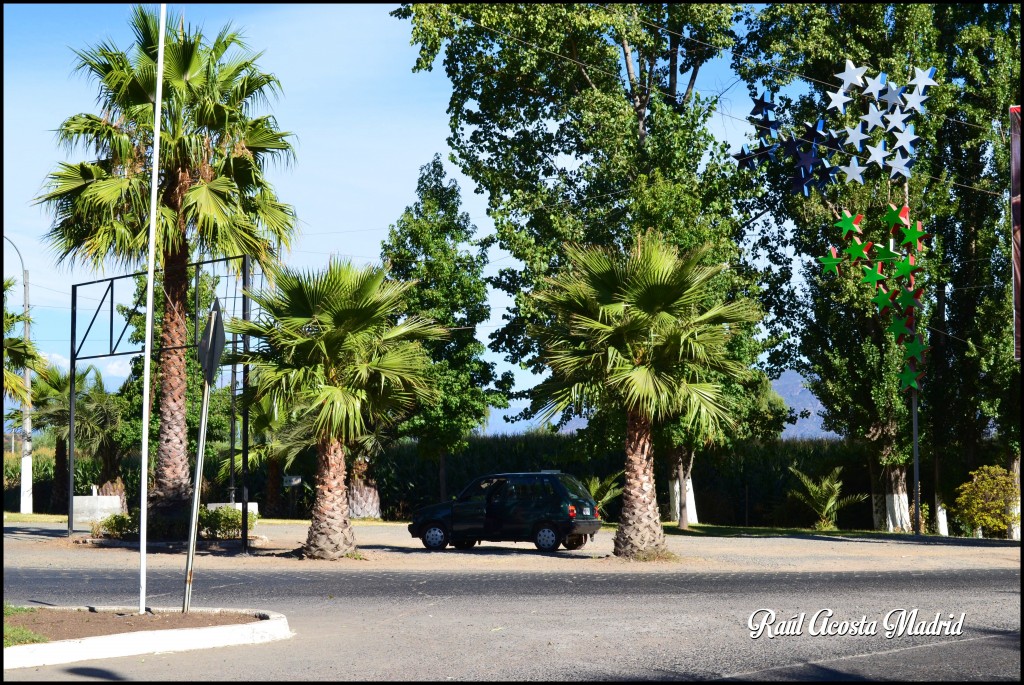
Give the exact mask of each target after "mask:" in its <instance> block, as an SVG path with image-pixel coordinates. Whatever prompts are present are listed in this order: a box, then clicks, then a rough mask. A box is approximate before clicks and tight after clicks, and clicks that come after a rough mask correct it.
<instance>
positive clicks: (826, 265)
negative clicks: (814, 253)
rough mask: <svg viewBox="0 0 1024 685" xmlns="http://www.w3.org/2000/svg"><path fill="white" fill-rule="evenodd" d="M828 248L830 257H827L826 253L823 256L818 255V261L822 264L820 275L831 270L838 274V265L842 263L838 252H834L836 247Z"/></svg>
mask: <svg viewBox="0 0 1024 685" xmlns="http://www.w3.org/2000/svg"><path fill="white" fill-rule="evenodd" d="M828 249H829V252H831V253H832V256H831V257H829V256H827V255H826V256H824V257H818V261H819V262H821V266H822V269H823V271H822V275H823V276H824V275H825V274H827V273H829V272H830V271H831V272H832V273H834V274H835V275H836V276H838V275H839V265H840V264H841V263H842V261H843V258H842V257H840V256H839V253H838V252H836V248H834V247H829V248H828Z"/></svg>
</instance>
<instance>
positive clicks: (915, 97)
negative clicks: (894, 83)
mask: <svg viewBox="0 0 1024 685" xmlns="http://www.w3.org/2000/svg"><path fill="white" fill-rule="evenodd" d="M903 99H904V100H906V101H907V111H910V110H914V111H915V112H917V113H918V114H924V101H925V100H927V99H928V96H927V95H925V94H924V93H922V92H921V91H920V89H918V88H915V89H914V90H913V91H912V92H909V93H904V94H903Z"/></svg>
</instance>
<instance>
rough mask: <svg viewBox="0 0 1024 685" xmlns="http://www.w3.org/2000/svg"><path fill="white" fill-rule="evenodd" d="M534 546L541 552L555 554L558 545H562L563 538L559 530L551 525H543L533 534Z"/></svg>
mask: <svg viewBox="0 0 1024 685" xmlns="http://www.w3.org/2000/svg"><path fill="white" fill-rule="evenodd" d="M533 544H535V545H537V549H539V550H540V551H541V552H554V551H555V550H556V549H558V545H560V544H562V536H561V535H559V534H558V528H556V527H555V526H553V525H551V524H550V523H542V524H541V525H539V526H537V530H536V531H534V533H533Z"/></svg>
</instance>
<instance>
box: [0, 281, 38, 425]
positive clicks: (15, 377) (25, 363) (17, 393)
mask: <svg viewBox="0 0 1024 685" xmlns="http://www.w3.org/2000/svg"><path fill="white" fill-rule="evenodd" d="M13 287H14V279H13V278H5V279H4V395H5V396H6V397H9V398H10V399H12V400H15V401H17V402H19V403H21V404H22V405H24V404H25V403H26V402H28V400H29V394H28V389H27V388H26V387H25V379H24V378H22V376H21V375H20V374H19V372H20V371H22V370H23V369H25V368H28V369H37V368H41V367H42V365H43V358H42V357H41V356H40V355H39V352H38V351H37V350H36V347H35V345H33V344H32V341H31V340H25V339H24V338H19V337H15V336H14V327H15V326H16V325H17V324H19V323H22V322H24V321H25V319H26V315H25V314H15V313H14V312H12V311H10V310H8V309H7V295H8V293H9V292H10V291H11V289H12V288H13ZM29 322H30V323H31V319H30V320H29Z"/></svg>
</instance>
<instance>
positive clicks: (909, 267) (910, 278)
mask: <svg viewBox="0 0 1024 685" xmlns="http://www.w3.org/2000/svg"><path fill="white" fill-rule="evenodd" d="M915 262H916V260H915V259H914V255H912V254H911V255H907V257H906V259H901V260H899V261H898V262H896V272H895V274H893V275H894V276H895V277H896V280H898V281H900V280H904V279H906V281H907V283H908V284H909V285H910V287H911V288H913V287H914V274H915V273H916V272H918V271H920V270H921V267H919V266H917V264H916V263H915Z"/></svg>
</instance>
